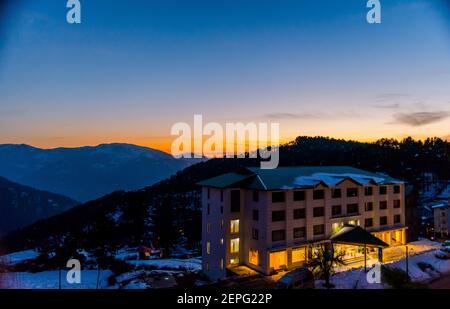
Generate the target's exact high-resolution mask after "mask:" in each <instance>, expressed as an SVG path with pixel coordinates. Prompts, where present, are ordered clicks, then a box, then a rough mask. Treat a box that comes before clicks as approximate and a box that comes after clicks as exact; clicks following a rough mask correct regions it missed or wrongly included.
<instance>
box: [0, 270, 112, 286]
mask: <svg viewBox="0 0 450 309" xmlns="http://www.w3.org/2000/svg"><path fill="white" fill-rule="evenodd" d="M66 275H67V271H62V272H61V288H62V289H95V288H96V287H97V270H82V271H81V283H80V284H69V283H67V280H66ZM109 276H111V272H110V271H107V270H105V271H101V272H100V280H99V288H103V289H104V288H107V286H108V283H107V281H106V280H107V278H108V277H109ZM0 282H1V283H2V288H4V289H58V288H59V271H57V270H55V271H43V272H39V273H29V272H17V273H0Z"/></svg>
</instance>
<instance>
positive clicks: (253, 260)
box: [248, 249, 259, 265]
mask: <svg viewBox="0 0 450 309" xmlns="http://www.w3.org/2000/svg"><path fill="white" fill-rule="evenodd" d="M248 261H249V262H250V264H253V265H259V253H258V250H252V249H250V251H249V252H248Z"/></svg>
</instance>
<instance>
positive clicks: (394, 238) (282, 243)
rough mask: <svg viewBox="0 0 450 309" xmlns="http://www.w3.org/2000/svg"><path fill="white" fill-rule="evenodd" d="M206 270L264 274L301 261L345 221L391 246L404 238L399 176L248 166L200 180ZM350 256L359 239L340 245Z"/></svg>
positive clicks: (222, 274)
mask: <svg viewBox="0 0 450 309" xmlns="http://www.w3.org/2000/svg"><path fill="white" fill-rule="evenodd" d="M200 185H201V186H202V193H203V194H202V204H203V214H202V224H203V230H202V245H203V248H202V256H203V271H204V273H205V274H207V275H208V276H209V277H210V278H211V279H220V278H224V277H226V270H227V268H232V267H233V266H236V265H246V266H248V267H250V268H252V269H254V270H257V271H259V272H261V273H264V274H270V273H273V272H275V271H277V270H280V269H291V268H295V267H298V266H300V265H302V264H304V263H305V262H306V261H307V259H308V258H309V257H310V256H311V250H313V247H314V244H317V243H320V242H323V241H326V240H328V239H329V238H330V237H331V236H332V235H334V234H335V233H336V232H337V231H339V230H340V229H341V228H342V227H343V226H344V225H348V224H350V225H355V226H360V227H362V228H364V229H365V230H366V231H368V232H370V233H372V234H373V235H375V236H376V237H378V238H379V239H381V240H382V241H383V242H385V243H386V244H388V245H389V246H394V245H400V244H404V243H405V242H406V226H405V194H404V192H405V186H404V183H403V182H402V181H399V180H396V179H393V178H391V177H388V176H385V175H379V174H373V173H370V172H367V171H363V170H359V169H355V168H351V167H286V168H277V169H274V170H262V169H257V168H248V169H243V170H240V171H237V172H235V173H228V174H224V175H221V176H218V177H215V178H212V179H208V180H206V181H203V182H201V183H200ZM340 246H341V249H343V250H344V251H345V252H346V258H348V259H352V258H358V257H360V256H361V250H360V247H359V246H355V245H340Z"/></svg>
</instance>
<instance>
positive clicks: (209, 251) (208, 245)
mask: <svg viewBox="0 0 450 309" xmlns="http://www.w3.org/2000/svg"><path fill="white" fill-rule="evenodd" d="M206 254H211V242H209V241H207V242H206Z"/></svg>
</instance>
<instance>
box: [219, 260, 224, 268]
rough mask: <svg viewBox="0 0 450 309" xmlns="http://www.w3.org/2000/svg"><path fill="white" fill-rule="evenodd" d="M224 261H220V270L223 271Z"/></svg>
mask: <svg viewBox="0 0 450 309" xmlns="http://www.w3.org/2000/svg"><path fill="white" fill-rule="evenodd" d="M223 266H224V265H223V259H220V269H221V270H223Z"/></svg>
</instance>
